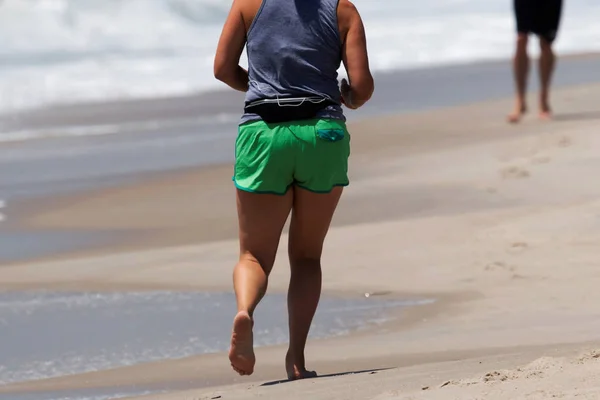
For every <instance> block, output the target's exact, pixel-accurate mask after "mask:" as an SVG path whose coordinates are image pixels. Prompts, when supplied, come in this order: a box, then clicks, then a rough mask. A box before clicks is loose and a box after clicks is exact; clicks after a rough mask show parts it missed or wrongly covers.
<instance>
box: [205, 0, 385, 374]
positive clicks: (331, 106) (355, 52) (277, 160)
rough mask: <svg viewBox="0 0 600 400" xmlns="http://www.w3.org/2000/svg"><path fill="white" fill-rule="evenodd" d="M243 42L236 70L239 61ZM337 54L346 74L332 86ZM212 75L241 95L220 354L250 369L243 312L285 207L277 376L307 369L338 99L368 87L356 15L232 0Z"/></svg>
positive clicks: (312, 5) (331, 196) (330, 7)
mask: <svg viewBox="0 0 600 400" xmlns="http://www.w3.org/2000/svg"><path fill="white" fill-rule="evenodd" d="M244 46H246V47H247V54H248V70H246V69H244V68H242V67H241V66H240V65H239V59H240V56H241V54H242V51H243V49H244ZM342 62H343V64H344V67H345V69H346V72H347V74H348V80H345V79H344V80H342V83H341V85H340V84H339V83H338V80H337V78H338V74H337V71H338V69H339V67H340V65H341V63H342ZM214 74H215V77H216V78H217V79H218V80H220V81H222V82H224V83H225V84H227V85H229V86H230V87H231V88H233V89H236V90H239V91H242V92H246V98H245V105H244V113H243V115H242V118H241V120H240V124H239V127H238V136H237V139H236V144H235V166H234V174H233V181H234V183H235V187H236V197H237V212H238V221H239V244H240V253H239V261H238V263H237V265H236V266H235V268H234V272H233V286H234V290H235V294H236V299H237V314H236V316H235V318H234V320H233V332H232V336H231V347H230V350H229V360H230V362H231V366H232V367H233V369H234V370H235V371H237V372H238V373H239V374H240V375H251V374H252V373H253V371H254V366H255V362H256V360H255V354H254V350H253V326H254V319H253V314H254V310H255V309H256V307H257V305H258V303H259V302H260V300H261V299H262V297H263V296H264V295H265V292H266V290H267V282H268V278H269V274H270V272H271V269H272V268H273V264H274V262H275V254H276V252H277V248H278V245H279V240H280V236H281V233H282V230H283V227H284V224H285V222H286V220H287V219H288V216H289V215H290V213H291V223H290V227H289V237H288V256H289V263H290V268H291V277H290V283H289V289H288V317H289V348H288V352H287V355H286V358H285V368H286V371H287V376H288V378H289V379H301V378H307V377H312V376H315V375H316V374H315V373H314V372H311V371H308V370H307V369H306V365H305V359H304V349H305V346H306V340H307V337H308V333H309V329H310V325H311V322H312V319H313V316H314V314H315V312H316V309H317V305H318V303H319V298H320V294H321V253H322V251H323V244H324V241H325V237H326V235H327V232H328V229H329V226H330V223H331V220H332V218H333V215H334V212H335V210H336V207H337V204H338V201H339V200H340V197H341V195H342V190H343V187H344V186H346V185H348V184H349V180H348V174H347V172H348V159H349V155H350V135H349V133H348V131H347V129H346V123H345V121H346V120H345V116H344V111H343V108H342V105H345V106H346V107H348V108H350V109H357V108H359V107H361V106H362V105H363V104H365V103H366V102H367V101H368V100H369V99H370V98H371V95H372V93H373V90H374V83H373V77H372V75H371V72H370V69H369V60H368V56H367V45H366V37H365V31H364V26H363V22H362V20H361V17H360V15H359V13H358V11H357V9H356V8H355V6H354V5H353V4H352V3H351V2H350V1H348V0H286V1H281V0H262V1H261V0H234V1H233V4H232V6H231V9H230V12H229V15H228V17H227V20H226V21H225V24H224V27H223V30H222V33H221V37H220V39H219V43H218V46H217V51H216V54H215V60H214Z"/></svg>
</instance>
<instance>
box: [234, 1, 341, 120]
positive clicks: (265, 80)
mask: <svg viewBox="0 0 600 400" xmlns="http://www.w3.org/2000/svg"><path fill="white" fill-rule="evenodd" d="M338 1H339V0H263V2H262V5H261V7H260V9H259V10H258V12H257V13H256V16H255V18H254V21H253V22H252V25H251V26H250V29H249V30H248V35H247V42H246V49H247V54H248V75H249V87H248V91H247V92H246V104H247V103H251V102H254V101H257V100H264V99H285V98H290V97H296V98H298V97H321V98H325V99H328V100H331V101H333V102H334V103H335V104H333V105H329V106H327V107H326V108H324V109H322V110H321V111H319V112H318V114H317V117H318V118H332V119H339V120H344V121H345V116H344V113H343V110H342V107H341V104H340V89H339V83H338V80H337V79H338V74H337V70H338V69H339V67H340V64H341V61H342V57H341V54H342V45H341V38H340V34H339V30H338V20H337V7H338ZM260 119H261V118H260V116H258V115H257V114H253V113H250V112H246V113H244V115H243V116H242V119H241V122H240V123H246V122H250V121H256V120H260Z"/></svg>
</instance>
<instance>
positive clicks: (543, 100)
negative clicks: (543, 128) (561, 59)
mask: <svg viewBox="0 0 600 400" xmlns="http://www.w3.org/2000/svg"><path fill="white" fill-rule="evenodd" d="M540 50H541V54H540V62H539V73H540V85H541V86H540V99H539V107H540V118H543V119H547V118H550V116H551V112H552V111H551V109H550V100H549V98H550V85H551V83H552V74H553V72H554V66H555V64H556V57H555V55H554V51H553V50H552V43H551V42H549V41H548V40H546V39H544V38H542V37H540Z"/></svg>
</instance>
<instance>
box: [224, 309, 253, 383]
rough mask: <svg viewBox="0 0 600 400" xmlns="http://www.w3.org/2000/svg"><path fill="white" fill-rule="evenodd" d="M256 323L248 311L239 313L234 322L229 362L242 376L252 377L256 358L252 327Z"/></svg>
mask: <svg viewBox="0 0 600 400" xmlns="http://www.w3.org/2000/svg"><path fill="white" fill-rule="evenodd" d="M253 325H254V323H253V321H252V318H251V317H250V315H249V314H248V313H247V312H246V311H240V312H239V313H237V315H236V316H235V318H234V320H233V332H232V334H231V348H230V349H229V361H231V366H232V367H233V369H234V370H235V371H236V372H237V373H238V374H240V375H252V373H253V372H254V364H255V363H256V357H255V356H254V342H253V336H252V327H253Z"/></svg>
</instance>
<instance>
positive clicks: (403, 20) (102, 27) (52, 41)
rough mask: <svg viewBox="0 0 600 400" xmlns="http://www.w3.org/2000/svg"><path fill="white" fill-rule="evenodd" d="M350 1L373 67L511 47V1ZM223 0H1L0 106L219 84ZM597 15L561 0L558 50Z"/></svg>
mask: <svg viewBox="0 0 600 400" xmlns="http://www.w3.org/2000/svg"><path fill="white" fill-rule="evenodd" d="M354 3H355V4H356V5H357V7H358V9H359V11H360V12H361V14H362V16H363V19H364V21H365V25H366V30H367V36H368V44H369V51H370V58H371V63H372V67H373V69H374V70H376V71H378V70H379V71H381V70H390V69H392V70H393V69H402V68H411V67H419V66H429V65H440V64H448V63H461V62H469V61H477V60H487V59H496V58H504V57H507V56H509V55H510V54H511V52H512V48H513V39H514V34H513V32H514V21H513V15H512V8H511V7H512V0H485V1H482V0H421V1H418V2H414V1H405V0H355V2H354ZM230 4H231V1H230V0H2V1H0V114H2V113H7V112H11V111H15V110H23V109H30V108H35V107H40V106H44V105H49V104H56V103H77V102H80V101H102V100H114V99H128V98H140V97H141V98H147V97H158V96H169V95H180V94H188V93H191V92H198V91H205V90H209V89H214V88H223V86H222V85H221V84H220V83H219V82H217V81H216V80H215V79H214V78H213V76H212V61H213V56H214V51H215V47H216V43H217V39H218V36H219V33H220V30H221V27H222V23H223V21H224V19H225V17H226V15H227V12H228V8H229V6H230ZM599 20H600V2H599V1H598V0H565V10H564V17H563V22H562V26H561V31H560V36H559V39H558V42H557V48H558V50H559V51H561V52H563V53H570V52H581V51H589V50H600V40H598V37H600V24H598V21H599ZM532 50H534V52H535V48H532ZM245 63H246V58H245V55H243V56H242V64H244V65H245ZM340 72H341V74H342V75H343V70H340ZM0 128H1V127H0ZM0 131H1V129H0Z"/></svg>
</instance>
